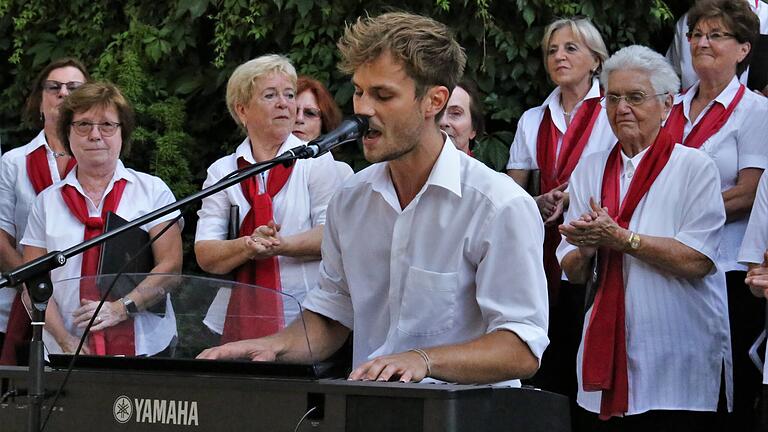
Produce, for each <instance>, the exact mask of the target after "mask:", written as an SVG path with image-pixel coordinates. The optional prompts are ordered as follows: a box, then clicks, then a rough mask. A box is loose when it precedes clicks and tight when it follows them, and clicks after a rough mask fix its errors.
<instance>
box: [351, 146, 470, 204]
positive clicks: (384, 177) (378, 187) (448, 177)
mask: <svg viewBox="0 0 768 432" xmlns="http://www.w3.org/2000/svg"><path fill="white" fill-rule="evenodd" d="M441 133H442V134H443V137H444V142H443V148H442V150H440V155H438V157H437V161H435V164H434V165H433V166H432V171H431V172H430V173H429V177H428V178H427V181H426V183H425V184H424V186H423V187H422V188H421V191H420V192H419V193H418V195H417V196H416V198H415V199H418V198H419V196H421V194H422V193H424V191H426V190H427V189H428V188H429V186H437V187H442V188H444V189H446V190H448V191H450V192H453V193H454V194H456V195H457V196H458V197H461V158H462V157H469V156H467V155H466V154H464V153H463V152H461V151H460V150H459V149H457V148H456V145H454V144H453V141H451V139H450V138H449V137H448V135H447V134H446V133H445V132H442V131H441ZM369 170H371V171H370V175H369V176H368V178H367V179H366V182H367V183H369V184H370V185H371V189H372V190H373V191H374V192H377V193H379V194H380V195H382V196H383V197H384V199H385V200H387V201H388V202H390V205H392V206H393V207H395V208H399V203H398V201H397V194H396V193H395V187H394V185H393V184H392V178H391V177H390V175H389V169H388V163H387V162H384V163H377V164H374V165H373V166H371V167H370V168H369ZM395 203H397V205H395Z"/></svg>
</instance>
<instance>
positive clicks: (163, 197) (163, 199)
mask: <svg viewBox="0 0 768 432" xmlns="http://www.w3.org/2000/svg"><path fill="white" fill-rule="evenodd" d="M150 178H151V181H152V192H151V193H152V196H151V197H150V200H151V202H152V208H151V209H147V213H149V212H153V211H155V210H157V209H159V208H161V207H165V206H167V205H168V204H172V203H174V202H176V198H175V197H174V196H173V192H171V188H169V187H168V185H167V184H165V182H164V181H163V180H162V179H160V178H159V177H150ZM179 214H180V213H179V211H178V210H176V211H173V212H171V213H168V214H167V215H165V216H163V217H161V218H159V219H157V220H154V221H152V222H149V223H147V224H145V225H144V226H142V228H144V229H146V230H147V231H149V230H150V229H152V228H154V227H156V226H157V225H159V224H161V223H163V222H167V221H169V220H173V219H174V218H175V217H177V216H179ZM179 228H181V229H184V218H180V219H179Z"/></svg>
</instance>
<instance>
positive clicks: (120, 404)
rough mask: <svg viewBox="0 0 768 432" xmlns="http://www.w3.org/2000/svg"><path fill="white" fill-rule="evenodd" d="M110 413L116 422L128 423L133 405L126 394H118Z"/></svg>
mask: <svg viewBox="0 0 768 432" xmlns="http://www.w3.org/2000/svg"><path fill="white" fill-rule="evenodd" d="M112 414H114V415H115V420H117V422H118V423H128V421H129V420H130V419H131V417H132V415H133V405H132V404H131V400H130V399H128V396H118V397H117V399H116V400H115V404H114V405H113V406H112Z"/></svg>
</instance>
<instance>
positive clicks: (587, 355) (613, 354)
mask: <svg viewBox="0 0 768 432" xmlns="http://www.w3.org/2000/svg"><path fill="white" fill-rule="evenodd" d="M674 147H675V141H674V140H673V139H672V137H670V136H669V134H667V133H666V132H665V131H664V130H660V131H659V135H658V136H657V137H656V141H655V142H654V143H653V145H651V147H650V148H649V149H648V153H647V154H646V155H645V156H644V157H643V159H642V161H641V162H640V165H639V166H638V168H637V171H636V173H635V175H634V176H633V178H632V182H631V183H630V185H629V190H628V191H627V195H626V197H625V198H624V201H623V202H620V197H619V193H620V190H621V189H620V183H619V181H620V180H619V179H620V177H621V165H622V159H621V154H620V153H621V143H617V144H616V146H615V147H614V148H613V151H612V152H611V154H610V156H608V161H607V162H606V163H605V171H604V173H603V185H602V205H603V206H604V207H607V208H608V214H609V215H610V216H611V217H612V218H614V219H615V220H616V223H617V224H618V225H619V226H620V227H622V228H625V229H626V228H627V227H629V221H630V219H632V214H633V213H634V212H635V208H636V207H637V205H638V203H639V202H640V200H641V199H642V198H643V197H644V196H645V194H646V193H647V192H648V190H649V189H650V188H651V185H653V182H654V181H656V177H658V175H659V173H660V172H661V170H662V169H664V166H666V164H667V161H669V157H670V155H671V154H672V150H673V149H674ZM598 254H599V255H600V256H601V257H602V262H601V263H600V270H599V275H600V281H599V285H598V288H597V293H596V295H595V302H594V305H593V307H592V315H591V316H590V317H589V323H588V324H587V325H588V327H587V332H586V334H585V335H584V354H583V360H582V378H583V387H584V391H602V392H603V394H602V402H601V405H600V418H601V419H604V420H605V419H608V418H610V417H611V416H617V415H622V414H624V413H626V412H627V410H628V409H629V380H628V378H627V341H626V334H625V330H626V329H625V325H626V323H625V317H624V307H625V304H624V289H625V287H624V270H623V261H622V260H623V255H624V254H623V253H621V252H618V251H614V250H611V249H608V248H601V249H600V251H599V252H598Z"/></svg>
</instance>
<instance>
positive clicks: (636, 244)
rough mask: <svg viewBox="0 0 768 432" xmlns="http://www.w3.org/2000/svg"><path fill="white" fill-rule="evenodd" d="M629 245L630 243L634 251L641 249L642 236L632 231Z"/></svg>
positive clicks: (628, 241)
mask: <svg viewBox="0 0 768 432" xmlns="http://www.w3.org/2000/svg"><path fill="white" fill-rule="evenodd" d="M627 243H629V248H630V249H632V250H637V249H640V234H638V233H636V232H634V231H630V232H629V239H628V240H627Z"/></svg>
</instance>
